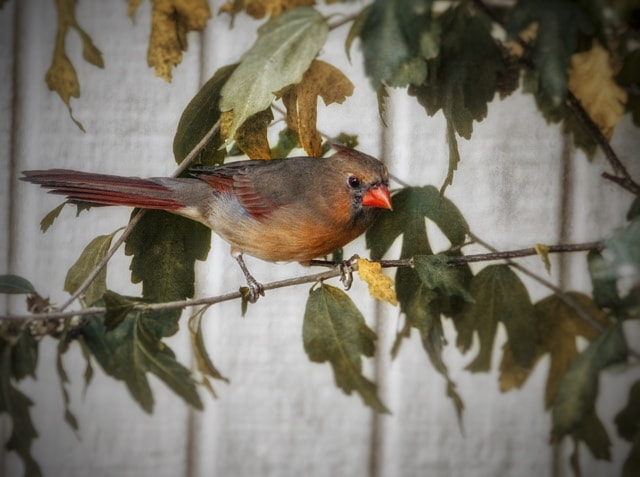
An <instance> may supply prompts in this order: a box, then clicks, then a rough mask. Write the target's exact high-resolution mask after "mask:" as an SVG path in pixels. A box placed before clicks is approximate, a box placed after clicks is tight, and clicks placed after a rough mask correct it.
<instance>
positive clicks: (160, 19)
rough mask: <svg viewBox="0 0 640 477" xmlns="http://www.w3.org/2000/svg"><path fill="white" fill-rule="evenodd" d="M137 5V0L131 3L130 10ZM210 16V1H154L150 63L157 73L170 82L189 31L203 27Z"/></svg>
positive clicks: (185, 47)
mask: <svg viewBox="0 0 640 477" xmlns="http://www.w3.org/2000/svg"><path fill="white" fill-rule="evenodd" d="M136 6H137V3H136V2H135V1H133V2H132V3H130V5H129V12H130V13H131V12H132V11H135V8H136ZM210 17H211V11H210V10H209V5H208V3H207V0H154V1H153V10H152V13H151V37H150V38H149V48H148V50H147V64H148V65H149V66H150V67H153V68H155V71H156V76H159V77H160V78H163V79H164V80H166V81H171V71H172V69H173V67H174V66H176V65H178V64H180V62H181V61H182V51H186V50H187V33H188V32H190V31H200V30H202V29H203V28H204V27H205V25H206V23H207V20H208V19H209V18H210Z"/></svg>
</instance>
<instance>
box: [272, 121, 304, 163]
mask: <svg viewBox="0 0 640 477" xmlns="http://www.w3.org/2000/svg"><path fill="white" fill-rule="evenodd" d="M299 146H300V140H299V139H298V133H296V132H295V131H292V130H291V129H289V128H288V127H287V128H284V129H283V130H282V131H280V133H279V134H278V143H277V144H276V145H275V147H273V148H272V149H271V157H287V156H288V155H289V153H291V151H293V149H295V148H296V147H299Z"/></svg>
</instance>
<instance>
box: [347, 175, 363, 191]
mask: <svg viewBox="0 0 640 477" xmlns="http://www.w3.org/2000/svg"><path fill="white" fill-rule="evenodd" d="M347 183H348V184H349V187H351V188H352V189H356V188H358V187H360V179H358V178H357V177H356V176H349V178H348V179H347Z"/></svg>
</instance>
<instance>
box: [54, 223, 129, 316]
mask: <svg viewBox="0 0 640 477" xmlns="http://www.w3.org/2000/svg"><path fill="white" fill-rule="evenodd" d="M116 232H117V231H116ZM116 232H113V233H112V234H109V235H99V236H98V237H96V238H94V239H93V240H92V241H91V242H89V245H87V246H86V247H85V249H84V250H83V251H82V253H81V254H80V257H79V258H78V260H76V263H74V264H73V265H72V266H71V268H70V269H69V271H68V272H67V276H66V278H65V280H64V290H65V291H67V292H69V293H71V294H73V293H75V292H76V290H78V289H79V288H80V286H81V285H82V283H83V282H84V281H85V279H86V278H87V277H88V276H89V275H90V274H91V273H92V272H93V271H94V270H95V268H96V266H97V265H98V264H99V263H100V262H101V261H102V259H103V258H104V257H105V256H106V255H107V252H109V248H110V247H111V241H112V240H113V236H114V235H115V234H116ZM106 289H107V267H103V268H102V270H101V271H100V273H99V274H98V276H96V278H95V279H94V280H93V282H92V283H91V285H89V287H88V288H87V289H86V290H85V292H84V300H85V303H87V304H88V305H91V304H92V303H94V302H95V301H96V300H97V299H98V298H100V297H101V296H102V294H103V293H104V292H105V290H106Z"/></svg>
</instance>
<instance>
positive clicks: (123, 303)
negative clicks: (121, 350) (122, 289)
mask: <svg viewBox="0 0 640 477" xmlns="http://www.w3.org/2000/svg"><path fill="white" fill-rule="evenodd" d="M102 299H103V300H104V306H105V308H106V311H105V313H104V327H105V328H106V330H107V331H111V330H113V329H115V328H116V327H117V326H118V325H119V324H120V323H122V322H123V321H124V319H125V318H126V317H127V315H128V314H129V312H130V311H131V310H132V308H133V307H134V306H135V304H136V303H135V302H134V301H132V300H129V299H128V298H125V297H123V296H122V295H119V294H117V293H116V292H113V291H111V290H105V292H104V294H103V296H102Z"/></svg>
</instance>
